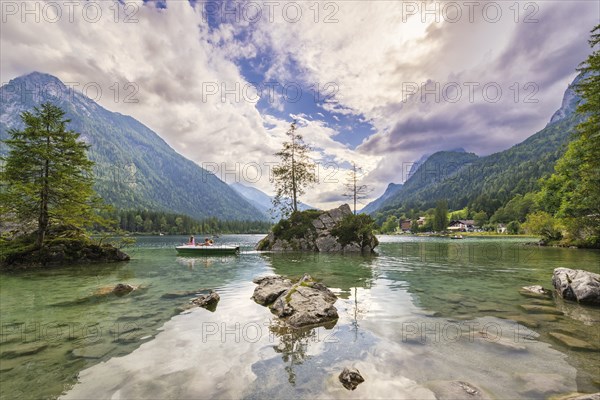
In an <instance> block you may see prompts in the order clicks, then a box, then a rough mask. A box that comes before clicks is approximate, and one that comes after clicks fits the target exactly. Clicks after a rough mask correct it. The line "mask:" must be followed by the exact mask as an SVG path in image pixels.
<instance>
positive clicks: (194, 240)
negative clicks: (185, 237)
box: [187, 235, 196, 246]
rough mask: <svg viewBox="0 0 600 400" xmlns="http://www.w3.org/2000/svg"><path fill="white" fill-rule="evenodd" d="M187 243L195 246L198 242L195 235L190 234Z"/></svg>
mask: <svg viewBox="0 0 600 400" xmlns="http://www.w3.org/2000/svg"><path fill="white" fill-rule="evenodd" d="M187 244H188V245H190V246H194V245H195V244H196V239H194V235H191V236H190V241H189V242H188V243H187Z"/></svg>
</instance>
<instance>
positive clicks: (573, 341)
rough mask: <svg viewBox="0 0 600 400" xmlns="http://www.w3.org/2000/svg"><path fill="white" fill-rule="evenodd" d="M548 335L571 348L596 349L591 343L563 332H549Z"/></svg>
mask: <svg viewBox="0 0 600 400" xmlns="http://www.w3.org/2000/svg"><path fill="white" fill-rule="evenodd" d="M549 335H550V336H552V337H553V338H554V339H556V340H558V341H559V342H560V343H562V344H564V345H565V346H567V347H569V348H571V349H573V350H596V347H594V346H593V345H592V344H590V343H588V342H586V341H583V340H581V339H577V338H574V337H572V336H569V335H565V334H564V333H558V332H550V333H549Z"/></svg>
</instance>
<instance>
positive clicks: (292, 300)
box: [253, 274, 339, 328]
mask: <svg viewBox="0 0 600 400" xmlns="http://www.w3.org/2000/svg"><path fill="white" fill-rule="evenodd" d="M254 282H255V283H257V284H258V286H257V287H256V288H255V289H254V295H253V299H254V300H255V301H256V302H257V303H259V304H262V305H269V304H270V306H269V308H270V309H271V312H272V313H273V314H275V315H277V316H278V317H279V318H281V319H282V321H284V322H286V323H287V324H288V325H289V326H291V327H292V328H301V327H305V326H315V325H322V324H326V323H328V322H332V321H336V320H337V319H338V318H339V316H338V313H337V309H336V308H335V307H334V306H333V304H334V303H335V301H336V300H337V297H336V295H335V294H333V293H332V292H331V290H329V289H328V288H327V287H326V286H325V285H323V284H321V283H318V282H315V281H314V280H313V279H312V278H311V277H310V275H306V274H305V275H304V276H303V277H302V279H300V281H298V282H297V283H295V284H294V285H291V281H289V280H288V279H285V278H283V277H280V276H271V277H266V278H260V279H255V280H254ZM288 284H289V286H288ZM277 293H279V294H278V295H277V297H275V295H276V294H277ZM274 297H275V300H274V301H272V302H270V300H271V299H272V298H274Z"/></svg>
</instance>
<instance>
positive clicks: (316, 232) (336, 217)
mask: <svg viewBox="0 0 600 400" xmlns="http://www.w3.org/2000/svg"><path fill="white" fill-rule="evenodd" d="M353 217H354V218H358V217H356V216H354V215H353V213H352V211H351V210H350V206H349V205H348V204H343V205H341V206H340V207H338V208H334V209H332V210H328V211H316V210H307V211H302V212H298V213H295V214H294V215H292V216H291V217H290V218H289V219H287V220H281V221H280V222H279V223H278V224H277V225H276V226H275V227H274V228H273V231H271V232H270V233H269V234H268V235H267V236H266V237H265V238H264V239H262V240H261V241H260V242H259V243H258V244H257V246H256V249H257V250H270V251H308V252H320V253H363V254H370V253H372V252H373V249H374V248H375V247H376V246H377V245H378V244H379V242H378V240H377V238H376V237H375V235H374V234H373V233H372V232H368V233H364V232H362V233H359V232H358V231H360V229H359V228H357V226H353V224H358V223H359V222H356V221H355V222H351V219H352V218H353ZM359 219H360V218H359ZM349 221H350V222H349ZM345 224H346V225H345ZM348 224H350V225H348ZM291 232H293V233H291Z"/></svg>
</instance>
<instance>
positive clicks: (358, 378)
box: [338, 367, 365, 390]
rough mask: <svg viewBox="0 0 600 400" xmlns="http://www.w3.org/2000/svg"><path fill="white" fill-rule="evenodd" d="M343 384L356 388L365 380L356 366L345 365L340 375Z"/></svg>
mask: <svg viewBox="0 0 600 400" xmlns="http://www.w3.org/2000/svg"><path fill="white" fill-rule="evenodd" d="M338 378H339V380H340V382H342V385H344V387H345V388H346V389H348V390H354V389H356V387H357V386H358V385H360V384H361V383H363V382H364V381H365V378H363V377H362V375H361V374H360V371H359V370H357V369H356V368H347V367H345V368H344V370H343V371H342V373H341V374H340V376H339V377H338Z"/></svg>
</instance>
